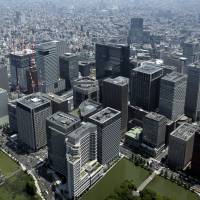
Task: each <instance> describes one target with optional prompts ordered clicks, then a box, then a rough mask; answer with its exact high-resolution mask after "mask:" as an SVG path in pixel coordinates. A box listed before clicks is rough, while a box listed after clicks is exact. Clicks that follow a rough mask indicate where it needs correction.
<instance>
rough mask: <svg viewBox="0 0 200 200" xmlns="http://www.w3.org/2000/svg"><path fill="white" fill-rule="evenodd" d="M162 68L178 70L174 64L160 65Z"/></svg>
mask: <svg viewBox="0 0 200 200" xmlns="http://www.w3.org/2000/svg"><path fill="white" fill-rule="evenodd" d="M160 67H161V68H164V69H170V70H172V71H175V70H176V67H175V66H172V65H160Z"/></svg>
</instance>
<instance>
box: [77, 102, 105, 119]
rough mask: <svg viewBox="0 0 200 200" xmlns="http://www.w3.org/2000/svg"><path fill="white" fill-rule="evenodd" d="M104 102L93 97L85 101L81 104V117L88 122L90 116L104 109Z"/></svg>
mask: <svg viewBox="0 0 200 200" xmlns="http://www.w3.org/2000/svg"><path fill="white" fill-rule="evenodd" d="M102 109H103V107H102V104H101V103H98V102H96V101H93V100H91V99H87V100H85V101H83V102H82V103H81V104H80V106H79V111H80V118H81V119H82V120H83V121H85V122H87V121H88V118H89V117H90V116H92V115H94V114H95V113H97V112H99V111H100V110H102Z"/></svg>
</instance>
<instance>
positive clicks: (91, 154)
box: [47, 112, 103, 199]
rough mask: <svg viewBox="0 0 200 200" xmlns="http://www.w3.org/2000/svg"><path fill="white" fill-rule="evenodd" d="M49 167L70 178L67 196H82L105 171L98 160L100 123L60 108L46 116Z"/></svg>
mask: <svg viewBox="0 0 200 200" xmlns="http://www.w3.org/2000/svg"><path fill="white" fill-rule="evenodd" d="M47 141H48V142H47V145H48V160H49V164H50V167H51V168H52V169H54V170H55V171H56V172H59V173H60V174H63V175H64V176H65V177H66V179H67V192H68V196H67V197H66V198H67V199H75V198H76V197H79V196H80V195H81V194H82V193H83V192H84V191H85V190H86V189H88V188H89V187H90V186H91V185H92V184H94V183H95V182H96V181H97V180H98V179H99V178H100V177H101V176H102V175H103V167H102V166H101V165H100V164H99V163H98V162H97V127H96V125H94V124H92V123H89V122H87V123H85V122H83V123H81V121H80V119H79V118H77V117H75V116H72V115H69V114H65V113H62V112H57V113H55V114H54V115H52V116H50V117H49V118H48V119H47Z"/></svg>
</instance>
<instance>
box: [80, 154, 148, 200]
mask: <svg viewBox="0 0 200 200" xmlns="http://www.w3.org/2000/svg"><path fill="white" fill-rule="evenodd" d="M148 175H149V172H148V171H147V170H144V169H143V168H141V167H136V166H135V165H134V164H133V163H132V162H130V161H129V160H127V159H125V158H124V159H122V160H121V161H119V162H118V163H117V165H115V166H114V167H113V168H112V169H111V170H110V171H109V172H108V174H107V175H106V176H105V177H103V178H102V179H101V180H100V181H99V182H98V183H97V184H96V185H95V186H94V187H93V188H92V189H91V190H90V191H89V192H87V193H86V194H84V195H83V197H82V198H81V200H104V199H105V198H106V197H107V196H108V195H110V194H112V193H113V192H114V190H115V189H118V188H119V187H120V185H121V184H122V183H123V182H124V181H125V180H133V182H134V184H135V185H136V186H139V185H140V184H141V183H142V182H143V181H144V180H145V179H146V178H147V177H148Z"/></svg>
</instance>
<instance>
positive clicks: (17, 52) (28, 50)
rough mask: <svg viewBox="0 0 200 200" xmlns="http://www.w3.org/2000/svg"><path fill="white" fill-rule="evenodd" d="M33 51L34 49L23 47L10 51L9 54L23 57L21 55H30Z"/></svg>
mask: <svg viewBox="0 0 200 200" xmlns="http://www.w3.org/2000/svg"><path fill="white" fill-rule="evenodd" d="M34 53H35V51H34V50H32V49H23V50H21V51H15V52H12V53H11V55H15V56H20V57H23V56H26V55H32V54H34Z"/></svg>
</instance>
